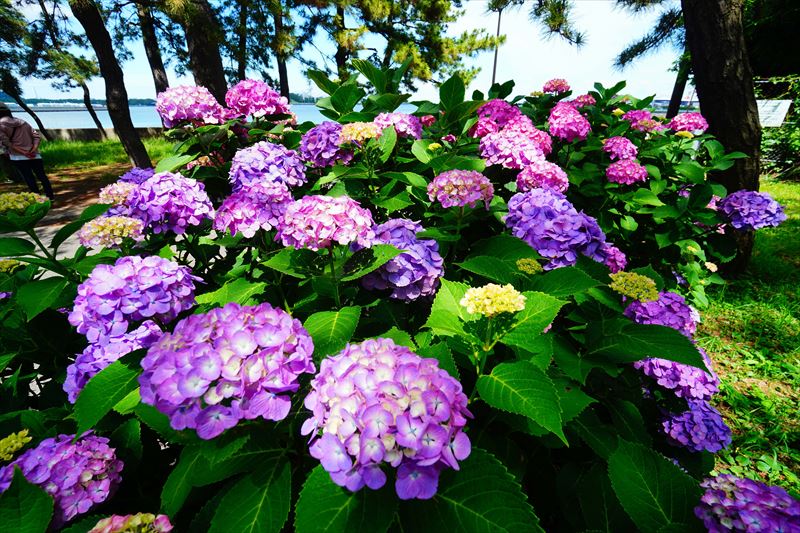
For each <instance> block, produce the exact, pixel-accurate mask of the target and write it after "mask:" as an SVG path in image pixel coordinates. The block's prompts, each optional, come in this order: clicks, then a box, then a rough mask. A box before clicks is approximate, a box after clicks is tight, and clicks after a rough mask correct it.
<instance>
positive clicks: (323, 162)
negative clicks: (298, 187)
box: [300, 121, 353, 168]
mask: <svg viewBox="0 0 800 533" xmlns="http://www.w3.org/2000/svg"><path fill="white" fill-rule="evenodd" d="M341 132H342V125H341V124H339V123H338V122H331V121H325V122H321V123H320V124H318V125H317V126H314V127H313V128H311V129H310V130H308V132H306V134H305V135H303V138H302V139H301V140H300V157H302V158H303V161H305V162H307V163H310V164H311V166H312V167H317V168H321V167H332V166H333V165H335V164H336V163H341V164H343V165H347V164H349V163H350V161H352V159H353V151H352V150H348V149H347V148H345V147H343V146H340V145H339V134H340V133H341Z"/></svg>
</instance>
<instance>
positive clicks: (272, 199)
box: [214, 181, 292, 239]
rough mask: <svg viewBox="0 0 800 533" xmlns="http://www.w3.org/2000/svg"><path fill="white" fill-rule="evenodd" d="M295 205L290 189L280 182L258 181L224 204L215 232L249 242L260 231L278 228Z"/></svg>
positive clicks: (221, 207) (215, 225) (226, 200)
mask: <svg viewBox="0 0 800 533" xmlns="http://www.w3.org/2000/svg"><path fill="white" fill-rule="evenodd" d="M291 201H292V194H291V193H290V192H289V188H288V187H287V186H286V185H284V184H283V183H281V182H278V181H255V182H251V183H250V184H248V185H246V186H244V187H242V188H241V189H239V190H237V191H235V192H234V193H233V194H231V195H230V196H228V197H227V198H225V200H223V201H222V205H221V206H220V207H219V209H218V210H217V215H216V217H215V218H214V229H215V230H217V231H222V232H225V231H230V232H231V234H233V235H236V234H237V233H241V234H242V235H244V236H245V237H247V238H248V239H251V238H253V237H254V236H255V234H256V232H257V231H258V230H259V229H263V230H264V231H270V230H272V229H273V228H277V227H278V224H279V223H280V221H281V219H282V218H283V214H284V212H285V211H286V206H287V205H289V202H291Z"/></svg>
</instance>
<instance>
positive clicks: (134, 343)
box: [64, 320, 162, 403]
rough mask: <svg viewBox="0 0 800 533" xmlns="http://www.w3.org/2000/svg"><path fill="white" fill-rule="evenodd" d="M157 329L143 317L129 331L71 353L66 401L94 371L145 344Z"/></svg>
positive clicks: (154, 338)
mask: <svg viewBox="0 0 800 533" xmlns="http://www.w3.org/2000/svg"><path fill="white" fill-rule="evenodd" d="M161 333H162V331H161V329H160V328H159V327H158V326H157V325H156V323H155V322H153V321H152V320H147V321H145V322H144V323H143V324H142V325H141V326H139V327H138V328H136V329H135V330H133V331H131V332H130V333H123V334H122V335H119V336H117V337H109V338H104V339H100V341H101V342H100V343H98V344H90V345H89V346H87V347H86V349H85V350H83V352H82V353H79V354H78V355H77V356H76V357H75V362H74V363H72V364H71V365H69V366H68V367H67V379H66V380H64V392H66V393H67V399H68V400H69V402H70V403H75V400H77V399H78V394H80V392H81V391H82V390H83V387H84V386H86V384H87V383H88V382H89V380H90V379H92V377H94V376H95V375H96V374H97V373H98V372H100V371H101V370H103V369H104V368H105V367H107V366H108V365H110V364H111V363H113V362H114V361H116V360H117V359H119V358H120V357H122V356H123V355H125V354H127V353H130V352H133V351H134V350H140V349H142V348H149V347H150V346H151V345H152V344H153V343H154V342H156V341H157V340H158V338H159V337H161Z"/></svg>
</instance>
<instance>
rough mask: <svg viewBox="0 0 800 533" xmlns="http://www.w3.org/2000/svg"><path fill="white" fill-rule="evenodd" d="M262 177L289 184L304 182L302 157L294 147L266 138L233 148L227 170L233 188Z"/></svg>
mask: <svg viewBox="0 0 800 533" xmlns="http://www.w3.org/2000/svg"><path fill="white" fill-rule="evenodd" d="M263 180H267V181H279V182H281V183H285V184H286V185H287V186H289V187H297V186H298V185H302V184H304V183H305V182H306V171H305V165H303V160H302V159H300V156H299V155H298V153H297V152H295V151H294V150H289V149H288V148H286V147H285V146H282V145H280V144H273V143H271V142H267V141H261V142H258V143H256V144H254V145H253V146H249V147H247V148H244V149H242V150H239V151H238V152H236V154H235V155H234V156H233V161H232V162H231V171H230V181H231V183H232V184H233V189H234V190H238V189H240V188H241V187H243V186H245V185H247V184H249V183H252V182H254V181H263Z"/></svg>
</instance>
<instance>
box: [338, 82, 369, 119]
mask: <svg viewBox="0 0 800 533" xmlns="http://www.w3.org/2000/svg"><path fill="white" fill-rule="evenodd" d="M365 94H366V93H365V92H364V89H361V88H360V87H358V86H357V85H354V84H351V83H346V84H344V85H342V86H341V87H339V88H338V89H336V91H334V93H333V94H332V95H331V105H332V106H333V108H334V109H335V110H336V111H338V112H339V113H342V114H344V113H349V112H350V111H352V110H353V108H354V107H355V106H356V104H357V103H358V101H359V100H361V98H363V97H364V95H365Z"/></svg>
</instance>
